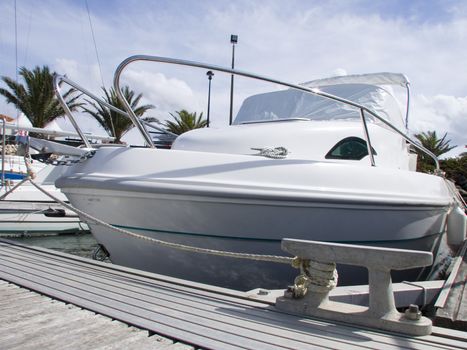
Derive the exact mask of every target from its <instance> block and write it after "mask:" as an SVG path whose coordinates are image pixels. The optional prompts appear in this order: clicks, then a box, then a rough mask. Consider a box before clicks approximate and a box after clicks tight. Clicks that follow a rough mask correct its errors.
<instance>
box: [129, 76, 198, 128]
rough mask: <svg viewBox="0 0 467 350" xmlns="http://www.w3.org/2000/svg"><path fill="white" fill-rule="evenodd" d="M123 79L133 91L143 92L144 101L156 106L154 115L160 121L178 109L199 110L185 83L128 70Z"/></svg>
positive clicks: (192, 94)
mask: <svg viewBox="0 0 467 350" xmlns="http://www.w3.org/2000/svg"><path fill="white" fill-rule="evenodd" d="M124 79H125V82H126V83H128V84H129V86H130V87H131V88H132V89H133V90H135V91H136V92H137V93H140V92H143V93H144V98H145V100H147V101H150V102H151V103H152V104H154V105H155V106H156V110H155V114H156V115H157V117H158V118H160V119H165V117H167V114H168V113H169V112H170V113H173V112H174V111H177V110H180V109H187V110H189V111H193V110H194V111H196V110H199V105H198V101H197V99H196V97H195V95H194V93H193V91H192V90H191V88H190V87H189V86H188V84H187V83H186V82H185V81H182V80H179V79H177V78H167V77H166V76H165V75H164V74H162V73H152V72H148V71H144V70H139V71H136V70H128V71H127V72H125V73H124Z"/></svg>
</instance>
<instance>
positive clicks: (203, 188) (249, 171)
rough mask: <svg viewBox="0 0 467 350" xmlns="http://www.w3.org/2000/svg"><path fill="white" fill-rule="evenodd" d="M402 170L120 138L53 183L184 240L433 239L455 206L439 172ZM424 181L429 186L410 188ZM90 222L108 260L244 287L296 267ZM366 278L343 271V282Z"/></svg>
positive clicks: (102, 209)
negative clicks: (185, 248) (119, 143)
mask: <svg viewBox="0 0 467 350" xmlns="http://www.w3.org/2000/svg"><path fill="white" fill-rule="evenodd" d="M109 159H112V162H107V161H106V160H109ZM129 159H131V160H132V162H131V164H132V166H131V167H129V166H128V164H130V163H129V162H128V160H129ZM138 159H139V160H140V162H138ZM220 162H222V163H220ZM396 173H397V172H396ZM288 174H290V176H288ZM297 174H298V175H297ZM400 175H401V176H400V177H399V178H398V179H394V180H393V182H394V183H390V181H391V179H392V178H393V177H394V171H390V170H387V169H386V170H385V169H376V168H363V167H354V166H348V165H341V164H333V163H324V162H311V161H295V160H290V161H288V160H270V159H263V158H255V157H251V156H249V157H248V156H238V155H237V156H230V155H215V154H207V153H196V152H181V151H178V152H177V151H167V152H164V151H161V150H147V149H121V148H120V149H101V150H99V151H98V152H97V154H96V155H95V156H94V157H93V158H92V159H88V160H87V161H86V162H85V163H83V164H79V165H78V166H75V167H74V168H73V169H71V171H70V172H69V173H68V174H67V175H66V176H64V177H62V178H61V179H60V180H59V181H58V182H57V185H58V187H60V188H61V189H62V191H63V192H65V194H66V195H67V197H68V198H69V200H70V202H71V203H72V204H73V205H75V206H76V207H78V208H79V209H81V210H84V211H85V212H88V213H91V214H93V215H94V216H96V217H98V218H100V219H102V220H104V221H106V222H109V223H111V224H113V225H116V226H120V227H123V228H127V229H129V230H130V231H133V232H137V233H140V234H142V235H146V236H150V237H154V238H157V239H163V240H167V241H171V242H178V243H182V244H185V245H195V246H199V247H206V248H213V249H218V250H228V251H236V252H249V253H258V254H280V255H284V253H282V252H281V250H280V240H281V239H282V238H299V239H309V240H323V241H332V242H346V243H358V244H370V245H382V246H390V247H399V248H408V249H421V250H431V249H432V248H433V245H434V243H435V242H436V240H437V239H438V238H439V237H440V234H441V233H442V232H443V230H444V225H445V220H446V214H447V212H448V210H449V206H450V198H449V194H448V192H447V189H445V185H444V180H442V179H437V178H435V177H433V176H428V177H427V176H423V175H422V176H420V175H421V174H415V173H411V174H409V173H408V172H401V174H400ZM363 176H364V177H365V178H361V177H363ZM412 176H415V177H416V178H415V179H413V178H412ZM349 177H350V179H349ZM400 181H411V182H412V183H409V184H402V185H401V186H397V182H400ZM420 181H422V182H423V181H425V183H424V185H425V190H424V191H425V192H424V194H421V193H417V192H416V189H415V188H414V185H415V184H417V183H419V182H420ZM349 183H351V184H352V188H350V189H349ZM307 184H308V185H307ZM422 185H423V184H422ZM427 186H428V190H427ZM430 186H431V187H430ZM443 186H444V187H443ZM345 189H347V190H345ZM404 191H405V192H407V191H408V193H404ZM90 228H91V231H92V233H93V234H94V236H95V237H96V239H97V240H98V241H99V243H101V244H103V245H104V246H105V247H106V249H107V250H108V251H109V253H110V258H111V260H112V261H113V262H115V263H117V264H122V265H126V266H131V267H135V268H140V269H143V270H149V271H154V272H158V273H163V274H168V275H172V276H176V277H181V278H187V279H192V280H196V281H200V282H207V283H212V284H217V285H222V286H228V287H235V288H239V289H249V288H256V287H258V286H260V287H265V288H284V287H285V286H286V285H287V284H290V283H292V281H293V276H294V275H295V274H296V273H297V271H295V270H294V269H292V268H291V267H288V266H282V265H278V264H272V263H264V262H261V263H259V262H250V261H244V260H235V259H233V258H224V257H214V256H206V255H200V254H196V253H187V252H182V251H177V250H173V249H166V248H161V247H159V246H157V245H155V244H152V243H148V241H145V240H142V239H137V238H131V237H129V236H126V235H124V234H122V233H117V232H115V231H112V230H109V229H106V228H103V227H102V226H99V225H94V224H92V223H90ZM360 277H361V276H357V274H355V273H352V274H345V273H344V274H342V272H341V278H340V281H341V282H343V283H347V284H348V283H360V282H361V281H362V279H361V278H360Z"/></svg>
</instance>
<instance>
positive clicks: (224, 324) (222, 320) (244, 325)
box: [27, 266, 351, 346]
mask: <svg viewBox="0 0 467 350" xmlns="http://www.w3.org/2000/svg"><path fill="white" fill-rule="evenodd" d="M27 268H28V269H29V268H31V266H28V267H27ZM133 297H135V296H132V298H133ZM166 301H168V300H165V301H164V303H163V304H161V305H164V304H165V302H166ZM161 305H157V306H158V307H161ZM201 312H202V310H201ZM201 316H203V318H205V319H208V318H209V316H210V315H209V314H206V315H205V314H203V315H201ZM233 319H234V318H233ZM220 321H221V322H222V327H223V328H224V330H225V328H226V324H227V323H228V322H232V317H228V318H225V319H220ZM240 324H241V327H246V328H247V329H248V328H250V327H251V328H253V329H257V328H258V324H253V325H249V324H248V323H246V322H245V320H244V319H243V320H241V322H240ZM242 331H243V332H244V330H242ZM263 331H265V330H263ZM295 331H296V330H295ZM306 331H309V329H306V328H305V329H303V332H306ZM269 332H271V334H275V333H277V328H275V329H273V330H271V329H270V330H269ZM283 332H284V331H283ZM349 333H350V332H349ZM350 334H351V333H350ZM266 335H267V334H266ZM283 336H284V335H283ZM316 336H317V334H314V337H315V338H316ZM293 337H294V335H293V334H290V335H289V336H288V339H287V343H288V344H290V342H291V340H290V339H293ZM328 337H329V338H331V336H329V335H328ZM292 343H293V341H292ZM284 346H285V345H284ZM349 346H350V345H349Z"/></svg>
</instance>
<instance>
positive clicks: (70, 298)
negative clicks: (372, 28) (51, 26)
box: [0, 241, 467, 349]
mask: <svg viewBox="0 0 467 350" xmlns="http://www.w3.org/2000/svg"><path fill="white" fill-rule="evenodd" d="M0 278H1V279H3V280H4V281H8V282H11V283H14V284H17V285H19V286H22V287H24V288H28V289H30V290H34V291H36V292H37V293H40V294H42V295H46V296H49V297H51V298H53V299H54V300H46V301H43V300H38V299H37V298H35V297H31V296H26V295H27V294H29V293H25V292H24V290H22V291H21V292H20V293H19V294H18V297H15V296H14V294H11V293H12V291H11V290H9V291H7V293H6V294H5V295H3V293H4V291H3V290H2V292H0V316H1V317H2V319H3V318H4V315H7V314H8V315H11V314H12V313H11V310H12V309H13V310H14V309H15V307H11V305H10V306H9V305H8V303H7V302H6V303H3V304H2V302H3V301H7V300H9V299H12V300H16V299H18V301H21V300H22V299H24V300H28V299H30V301H31V302H32V303H35V304H37V305H36V306H37V307H38V310H40V308H41V307H44V308H46V309H49V308H50V305H49V304H55V303H58V301H57V300H59V301H64V302H66V303H68V304H66V305H65V304H63V303H62V304H63V305H65V307H70V308H80V310H81V311H84V310H82V309H87V310H90V311H86V312H88V313H91V314H92V315H94V316H95V317H100V318H102V317H104V316H105V317H104V318H105V319H106V320H107V321H109V318H110V319H114V320H116V321H113V322H119V325H125V326H128V325H129V326H131V327H133V328H131V329H138V330H145V331H149V332H150V334H155V335H153V336H152V337H146V339H151V338H153V337H154V336H155V337H160V338H161V339H167V340H168V341H171V342H173V344H172V345H170V346H174V347H175V346H177V347H185V346H194V347H196V348H207V349H314V348H328V349H360V348H362V347H364V348H367V349H400V348H407V349H467V343H466V342H465V340H466V339H464V338H462V337H457V338H456V337H452V336H446V335H443V336H439V335H430V336H425V337H415V338H414V337H407V336H402V335H397V334H390V333H383V332H378V331H375V330H368V329H362V328H357V327H353V326H351V325H345V324H337V323H332V322H326V321H321V320H316V319H311V318H305V317H300V316H294V315H289V314H285V313H282V312H278V311H277V310H276V309H275V307H274V305H271V303H268V302H261V301H257V300H250V299H248V298H246V297H245V293H242V292H238V291H233V290H228V289H224V288H218V287H212V286H208V285H202V284H198V283H192V282H187V281H183V280H178V279H175V278H170V277H166V276H161V275H157V274H152V273H146V272H142V271H138V270H133V269H129V268H124V267H120V266H116V265H111V264H105V263H101V262H96V261H92V260H88V259H83V258H79V257H75V256H71V255H68V254H64V253H59V252H54V251H50V250H46V249H41V248H33V247H26V246H23V245H20V244H13V243H11V242H7V241H0ZM3 285H4V283H3V284H2V285H1V286H3ZM10 286H11V285H10ZM18 289H19V288H18ZM25 294H26V295H25ZM70 304H71V305H70ZM2 305H5V307H6V309H5V310H4V309H2ZM8 310H10V311H8ZM24 311H25V312H28V311H27V310H24ZM37 312H39V313H40V311H37ZM95 313H97V314H98V315H95ZM52 314H53V315H57V314H60V312H58V313H57V312H55V313H52ZM71 317H72V316H70V321H67V320H68V319H67V318H65V320H63V322H60V320H59V319H58V320H56V321H54V322H57V326H56V327H57V329H59V328H60V327H68V328H66V329H68V331H66V332H71V331H72V330H76V331H77V332H78V331H79V330H82V337H83V342H82V347H81V348H87V347H86V346H89V347H88V348H99V346H101V347H102V348H105V345H100V342H101V341H102V342H104V341H105V339H108V338H106V336H105V335H104V333H106V332H107V328H106V326H102V327H101V326H95V328H91V329H89V330H86V328H85V327H84V326H83V327H84V328H83V327H81V323H80V322H79V321H72V320H73V318H71ZM73 317H78V316H75V315H73ZM52 318H54V317H52ZM28 319H29V317H27V316H25V317H23V318H21V317H20V318H19V320H18V321H17V322H25V324H26V325H27V323H28ZM99 322H101V321H99ZM102 322H103V321H102ZM111 322H112V321H111ZM62 323H65V325H62ZM67 323H68V324H67ZM96 324H97V323H96ZM23 326H24V324H23V325H22V326H21V325H18V326H14V324H12V326H11V327H10V328H8V330H9V331H10V333H11V334H18V333H20V334H19V335H17V336H13V338H12V339H10V338H8V339H10V340H11V341H16V342H18V340H19V339H22V338H21V337H22V336H23V335H22V333H21V332H23V328H24V327H23ZM75 327H79V328H78V329H75ZM118 327H120V326H118ZM31 328H34V327H31ZM49 328H50V329H52V330H53V329H54V328H55V327H53V326H51V327H49ZM100 329H101V330H102V334H101V332H100V331H99V330H100ZM119 329H121V330H124V329H125V328H124V327H123V328H122V327H120V328H119ZM59 332H60V331H58V330H57V333H59ZM109 332H110V333H109V337H110V338H113V337H115V338H118V339H122V341H126V342H127V343H128V344H130V343H131V344H133V343H132V342H131V341H130V340H128V339H126V340H125V336H124V335H123V333H124V332H123V331H122V332H121V331H120V330H116V331H115V332H113V331H110V330H109ZM91 334H93V336H92V338H93V339H94V340H95V341H94V342H93V343H86V342H85V341H84V339H88V338H87V337H88V335H91ZM24 337H25V338H26V339H27V337H28V335H27V333H26V332H24ZM79 338H80V336H79V335H77V336H76V338H75V339H76V341H77V342H79ZM0 339H2V337H0ZM155 339H158V338H155ZM1 342H2V340H0V347H1V348H8V347H4V346H2V343H1ZM15 344H16V343H15ZM102 344H104V343H102ZM136 344H137V342H135V343H134V346H136ZM156 345H162V344H157V342H156ZM109 346H111V345H109ZM151 346H154V345H151ZM164 346H167V344H164ZM42 347H44V346H42ZM54 347H58V346H54ZM115 348H117V347H115ZM139 348H151V347H150V346H148V347H145V346H141V347H139Z"/></svg>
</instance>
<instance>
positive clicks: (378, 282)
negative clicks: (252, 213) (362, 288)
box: [276, 239, 433, 336]
mask: <svg viewBox="0 0 467 350" xmlns="http://www.w3.org/2000/svg"><path fill="white" fill-rule="evenodd" d="M282 249H283V250H285V251H286V252H288V253H290V254H292V255H295V256H298V257H299V258H301V259H313V260H315V261H319V262H323V263H333V262H334V263H337V264H346V265H356V266H363V267H366V268H367V269H368V274H369V291H370V303H369V307H366V306H361V305H353V304H347V303H342V302H335V301H330V300H329V292H313V291H310V292H308V293H307V294H306V295H305V296H304V297H303V298H299V299H297V298H293V293H290V292H287V291H285V293H284V296H282V297H279V298H277V299H276V308H277V309H278V310H282V311H286V312H289V313H294V314H299V315H306V316H314V317H319V318H323V319H327V320H331V321H337V322H345V323H350V324H352V325H359V326H365V327H368V328H377V329H380V330H386V331H392V332H397V333H402V334H409V335H418V336H421V335H428V334H430V333H431V329H432V322H431V320H430V319H428V318H426V317H423V316H421V313H420V311H419V310H418V307H416V306H413V307H412V306H411V307H410V308H409V309H408V312H406V313H405V314H403V313H400V312H398V311H397V309H396V307H395V302H394V294H393V291H392V281H391V273H390V272H391V270H406V269H409V268H415V267H422V266H427V265H431V264H432V261H433V256H432V254H431V253H430V252H422V251H415V250H403V249H392V248H380V247H369V246H359V245H351V244H338V243H326V242H315V241H304V240H296V239H284V240H283V241H282Z"/></svg>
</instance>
